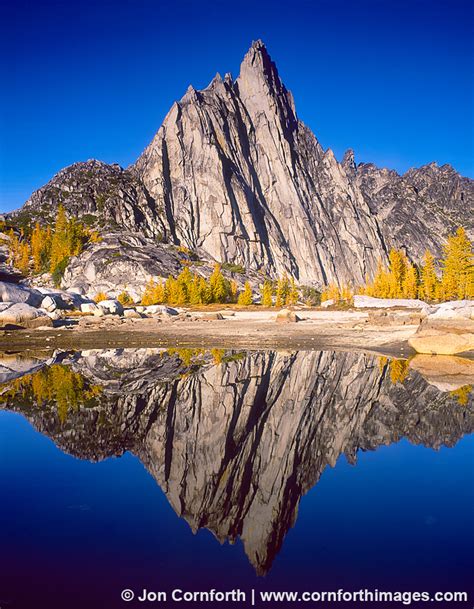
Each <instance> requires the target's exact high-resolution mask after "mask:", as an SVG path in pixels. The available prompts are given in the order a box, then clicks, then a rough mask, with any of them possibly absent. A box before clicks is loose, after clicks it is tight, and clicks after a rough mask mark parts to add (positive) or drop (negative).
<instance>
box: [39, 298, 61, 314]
mask: <svg viewBox="0 0 474 609" xmlns="http://www.w3.org/2000/svg"><path fill="white" fill-rule="evenodd" d="M41 308H42V309H44V310H45V311H47V312H48V313H52V312H53V311H56V309H57V308H58V305H57V303H56V300H55V299H54V298H53V297H52V296H45V297H44V298H43V300H42V301H41Z"/></svg>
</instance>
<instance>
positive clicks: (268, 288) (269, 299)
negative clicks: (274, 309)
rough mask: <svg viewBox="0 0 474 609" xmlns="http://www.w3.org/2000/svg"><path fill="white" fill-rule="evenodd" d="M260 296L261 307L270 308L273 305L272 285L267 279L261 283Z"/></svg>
mask: <svg viewBox="0 0 474 609" xmlns="http://www.w3.org/2000/svg"><path fill="white" fill-rule="evenodd" d="M261 296H262V298H261V302H262V306H264V307H271V306H272V305H273V289H272V284H271V282H270V281H269V280H268V279H265V281H264V282H263V288H262V293H261Z"/></svg>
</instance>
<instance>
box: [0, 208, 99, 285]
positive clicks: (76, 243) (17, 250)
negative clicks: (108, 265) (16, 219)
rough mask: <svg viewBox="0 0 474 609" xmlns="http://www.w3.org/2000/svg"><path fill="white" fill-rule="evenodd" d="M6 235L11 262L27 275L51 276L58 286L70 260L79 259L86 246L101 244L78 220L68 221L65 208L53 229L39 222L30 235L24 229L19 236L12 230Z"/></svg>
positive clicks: (93, 232) (58, 216) (94, 234)
mask: <svg viewBox="0 0 474 609" xmlns="http://www.w3.org/2000/svg"><path fill="white" fill-rule="evenodd" d="M7 235H8V237H9V242H8V246H9V262H10V263H11V264H13V265H14V266H15V267H16V268H18V269H19V270H20V271H21V272H22V273H23V274H24V275H29V274H31V273H34V274H40V273H47V272H49V273H51V275H52V278H53V281H54V283H55V284H59V282H60V281H61V277H62V275H63V273H64V270H65V269H66V266H67V265H68V263H69V259H70V258H71V256H78V255H79V254H80V253H81V252H82V250H83V249H84V246H85V245H86V244H87V243H90V242H95V241H99V240H100V237H99V234H98V233H97V232H96V231H91V230H90V229H89V228H87V227H86V226H85V225H84V224H83V223H82V222H79V221H78V220H76V219H75V218H69V219H68V218H67V216H66V211H65V209H64V207H63V206H62V205H60V206H59V207H58V212H57V215H56V218H55V221H54V224H53V227H52V228H51V227H50V226H42V225H41V224H40V223H39V222H36V224H35V226H34V228H33V229H32V230H31V231H29V232H27V231H25V229H24V228H22V229H21V230H20V233H19V234H16V233H15V231H14V230H13V229H12V228H11V229H10V230H9V231H8V232H7Z"/></svg>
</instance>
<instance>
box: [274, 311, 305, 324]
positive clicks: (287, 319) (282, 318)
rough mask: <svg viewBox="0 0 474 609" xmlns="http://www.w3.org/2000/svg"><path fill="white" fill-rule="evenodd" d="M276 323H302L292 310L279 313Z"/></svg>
mask: <svg viewBox="0 0 474 609" xmlns="http://www.w3.org/2000/svg"><path fill="white" fill-rule="evenodd" d="M275 321H276V322H277V323H278V324H290V323H295V322H297V321H300V318H299V317H298V315H296V313H295V312H294V311H290V309H282V310H281V311H279V312H278V313H277V316H276V318H275Z"/></svg>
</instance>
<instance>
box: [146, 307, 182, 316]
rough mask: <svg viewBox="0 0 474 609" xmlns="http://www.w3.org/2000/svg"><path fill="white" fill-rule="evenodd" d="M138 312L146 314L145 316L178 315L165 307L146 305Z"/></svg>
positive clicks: (174, 310) (175, 311) (171, 308)
mask: <svg viewBox="0 0 474 609" xmlns="http://www.w3.org/2000/svg"><path fill="white" fill-rule="evenodd" d="M137 310H138V309H137ZM140 312H142V313H146V314H147V315H179V313H178V311H177V310H176V309H173V307H167V306H166V305H148V306H147V307H145V309H144V310H143V311H140Z"/></svg>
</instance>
